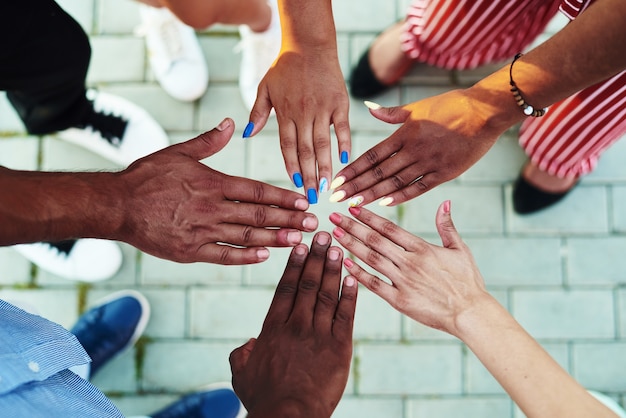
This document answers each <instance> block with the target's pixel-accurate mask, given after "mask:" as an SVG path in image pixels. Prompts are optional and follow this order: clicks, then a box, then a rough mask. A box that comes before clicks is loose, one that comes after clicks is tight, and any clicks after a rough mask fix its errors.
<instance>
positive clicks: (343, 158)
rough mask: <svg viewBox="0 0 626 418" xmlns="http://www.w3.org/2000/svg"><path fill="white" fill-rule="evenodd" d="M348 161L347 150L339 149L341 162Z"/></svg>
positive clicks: (345, 162)
mask: <svg viewBox="0 0 626 418" xmlns="http://www.w3.org/2000/svg"><path fill="white" fill-rule="evenodd" d="M347 163H348V151H341V164H347Z"/></svg>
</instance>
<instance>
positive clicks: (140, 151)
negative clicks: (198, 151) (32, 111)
mask: <svg viewBox="0 0 626 418" xmlns="http://www.w3.org/2000/svg"><path fill="white" fill-rule="evenodd" d="M87 98H88V99H89V100H90V101H92V102H93V110H92V111H91V112H90V113H89V114H88V115H86V117H85V118H84V121H83V122H82V123H81V124H80V125H79V126H77V127H74V128H69V129H66V130H64V131H60V132H58V133H57V135H58V137H59V138H61V139H63V140H65V141H68V142H71V143H73V144H76V145H80V146H82V147H85V148H87V149H89V150H90V151H93V152H94V153H96V154H99V155H100V156H102V157H104V158H106V159H109V160H111V161H113V162H115V163H117V164H120V165H122V166H127V165H129V164H130V163H132V162H133V161H135V160H137V159H138V158H141V157H145V156H146V155H148V154H152V153H153V152H155V151H158V150H160V149H162V148H165V147H167V146H168V145H169V140H168V138H167V134H166V133H165V131H164V130H163V128H161V125H159V124H158V123H157V121H156V120H154V118H153V117H152V116H150V115H149V114H148V112H146V111H145V110H144V109H142V108H141V107H139V106H137V105H136V104H134V103H132V102H130V101H128V100H126V99H124V98H122V97H119V96H114V95H112V94H107V93H102V92H98V91H95V90H88V91H87Z"/></svg>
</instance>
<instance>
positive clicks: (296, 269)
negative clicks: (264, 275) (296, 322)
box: [261, 244, 308, 333]
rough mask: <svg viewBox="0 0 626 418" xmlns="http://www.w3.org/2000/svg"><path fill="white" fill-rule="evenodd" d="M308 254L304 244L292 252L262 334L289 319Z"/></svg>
mask: <svg viewBox="0 0 626 418" xmlns="http://www.w3.org/2000/svg"><path fill="white" fill-rule="evenodd" d="M307 253H308V248H307V246H306V245H304V244H299V245H296V246H295V247H294V249H293V250H291V254H290V255H289V260H287V265H286V266H285V271H284V272H283V275H282V277H281V279H280V281H279V282H278V285H277V286H276V291H275V292H274V299H272V304H271V305H270V308H269V310H268V311H267V315H266V316H265V321H264V322H263V327H262V329H261V333H263V332H264V331H267V330H268V329H270V328H272V327H273V326H276V325H278V326H280V325H282V324H284V323H285V322H287V319H289V316H290V315H291V311H292V309H293V304H294V301H295V299H296V295H297V293H298V282H299V281H300V275H301V274H302V270H303V269H304V263H305V262H306V258H307Z"/></svg>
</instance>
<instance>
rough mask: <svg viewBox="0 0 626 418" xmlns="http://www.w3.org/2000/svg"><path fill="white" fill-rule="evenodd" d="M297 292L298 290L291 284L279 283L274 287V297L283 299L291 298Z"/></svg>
mask: <svg viewBox="0 0 626 418" xmlns="http://www.w3.org/2000/svg"><path fill="white" fill-rule="evenodd" d="M297 291H298V288H297V287H296V286H294V285H293V284H291V283H279V284H278V286H276V291H275V293H276V296H278V297H285V296H289V297H291V296H293V295H295V294H296V292H297Z"/></svg>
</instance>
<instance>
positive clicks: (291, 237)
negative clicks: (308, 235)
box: [287, 231, 302, 245]
mask: <svg viewBox="0 0 626 418" xmlns="http://www.w3.org/2000/svg"><path fill="white" fill-rule="evenodd" d="M301 241H302V234H301V233H300V232H298V231H292V232H289V233H288V234H287V242H288V243H289V244H294V245H295V244H300V242H301Z"/></svg>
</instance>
